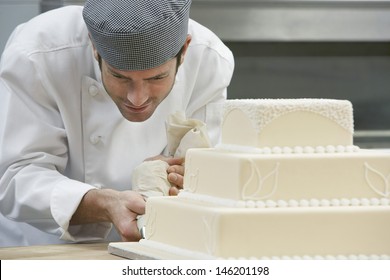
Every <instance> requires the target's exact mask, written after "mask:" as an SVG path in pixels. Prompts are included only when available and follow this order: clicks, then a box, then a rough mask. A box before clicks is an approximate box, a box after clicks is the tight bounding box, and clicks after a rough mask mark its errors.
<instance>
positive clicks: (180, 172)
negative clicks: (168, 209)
mask: <svg viewBox="0 0 390 280" xmlns="http://www.w3.org/2000/svg"><path fill="white" fill-rule="evenodd" d="M146 160H163V161H165V162H167V163H168V164H169V167H168V169H167V178H168V181H169V182H170V183H171V184H172V187H171V188H170V189H169V195H177V194H178V193H179V191H180V190H181V189H183V178H184V158H172V157H164V156H161V155H159V156H155V157H151V158H148V159H146Z"/></svg>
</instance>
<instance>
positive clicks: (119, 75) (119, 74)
mask: <svg viewBox="0 0 390 280" xmlns="http://www.w3.org/2000/svg"><path fill="white" fill-rule="evenodd" d="M107 69H108V71H109V72H110V73H111V74H112V75H115V76H117V77H120V78H124V79H128V80H131V78H130V77H127V76H124V75H122V74H121V73H118V72H116V71H115V70H114V69H111V68H110V67H107ZM168 75H169V71H164V72H161V73H158V74H157V75H154V76H152V77H149V78H145V79H144V80H146V81H148V80H154V79H161V78H165V77H166V76H168Z"/></svg>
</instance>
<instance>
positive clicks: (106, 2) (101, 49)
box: [83, 0, 191, 70]
mask: <svg viewBox="0 0 390 280" xmlns="http://www.w3.org/2000/svg"><path fill="white" fill-rule="evenodd" d="M190 5H191V0H87V1H86V3H85V6H84V9H83V17H84V21H85V23H86V25H87V28H88V31H89V33H90V35H91V39H92V42H93V44H94V46H95V48H96V49H97V51H98V53H99V54H100V55H101V57H102V58H103V59H104V60H105V61H106V62H107V63H108V64H109V65H111V66H112V67H114V68H117V69H120V70H145V69H151V68H154V67H157V66H159V65H161V64H163V63H165V62H167V61H168V60H169V59H171V58H173V57H175V56H176V55H177V54H178V52H179V51H180V49H181V48H182V47H183V45H184V43H185V40H186V37H187V33H188V20H189V11H190Z"/></svg>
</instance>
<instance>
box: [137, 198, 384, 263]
mask: <svg viewBox="0 0 390 280" xmlns="http://www.w3.org/2000/svg"><path fill="white" fill-rule="evenodd" d="M146 213H147V217H146V228H145V230H146V239H145V240H143V241H142V242H141V243H140V245H142V246H144V247H145V248H148V249H147V250H146V251H150V250H152V251H153V250H156V251H160V252H165V253H169V254H170V255H172V256H181V258H184V259H198V258H205V259H214V258H258V259H261V258H265V259H272V258H292V259H294V258H300V259H302V258H351V259H355V258H363V259H364V258H374V259H383V258H385V259H386V258H388V257H389V256H390V207H389V206H333V207H331V206H329V207H284V208H277V207H276V208H253V209H250V208H249V209H248V208H229V207H218V206H213V205H211V204H210V203H204V202H198V201H191V200H189V199H185V198H180V197H179V198H178V197H155V198H150V199H149V200H148V202H147V209H146ZM150 257H151V258H159V257H158V255H157V256H155V257H153V255H152V256H150Z"/></svg>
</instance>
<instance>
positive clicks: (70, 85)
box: [0, 6, 234, 246]
mask: <svg viewBox="0 0 390 280" xmlns="http://www.w3.org/2000/svg"><path fill="white" fill-rule="evenodd" d="M189 34H191V35H192V41H191V44H190V46H189V49H188V51H187V54H186V57H185V60H184V64H183V65H181V66H180V68H179V71H178V73H177V77H176V82H175V85H174V87H173V89H172V91H171V93H170V94H169V96H168V97H167V98H166V99H165V100H164V101H163V102H162V103H161V104H160V106H159V107H158V108H157V110H156V111H155V113H154V114H153V115H152V117H151V118H150V119H148V120H147V121H145V122H141V123H132V122H129V121H127V120H126V119H124V118H123V117H122V115H121V114H120V112H119V110H118V108H117V107H116V105H115V104H114V103H113V101H112V100H111V99H110V97H109V96H108V95H107V93H106V92H105V90H104V88H103V86H102V83H101V73H100V69H99V66H98V64H97V62H96V60H95V59H94V57H93V51H92V46H91V42H90V40H89V38H88V32H87V29H86V26H85V24H84V21H83V19H82V7H80V6H67V7H64V8H60V9H56V10H52V11H50V12H47V13H44V14H41V15H39V16H38V17H36V18H33V19H32V20H30V21H29V22H27V23H25V24H22V25H20V26H18V27H17V28H16V29H15V31H14V32H13V34H12V35H11V37H10V39H9V41H8V43H7V45H6V48H5V51H4V53H3V54H2V58H1V61H0V212H1V214H2V215H0V236H1V237H0V246H16V245H34V244H55V243H64V242H79V241H86V240H88V241H91V240H102V239H105V240H109V241H111V240H119V239H118V238H119V237H118V235H117V234H116V235H115V234H112V235H111V234H110V235H109V233H110V231H114V230H112V225H111V224H109V223H96V224H87V225H80V226H73V225H72V226H70V225H69V221H70V219H71V217H72V215H73V213H74V212H75V210H76V209H77V207H78V205H79V203H80V201H81V199H82V197H83V196H84V194H85V193H86V192H87V191H89V190H91V189H93V188H105V187H106V188H114V189H117V190H128V189H131V185H130V182H131V180H130V178H131V173H132V170H133V168H134V167H135V166H137V165H138V164H140V163H141V162H142V161H143V160H144V159H145V158H148V157H151V156H155V155H158V154H161V153H163V151H164V148H165V147H166V144H167V142H166V132H165V121H166V119H167V116H168V115H169V114H171V113H175V112H176V111H179V110H180V111H184V112H185V113H186V115H187V117H189V118H198V119H200V120H202V121H204V122H206V123H207V126H208V129H209V133H210V137H211V139H212V141H213V143H214V144H215V143H216V142H217V141H218V137H219V125H220V111H219V109H220V106H218V105H220V104H221V102H223V100H225V99H226V88H227V86H228V85H229V83H230V80H231V77H232V73H233V68H234V61H233V56H232V53H231V52H230V50H229V49H228V48H227V47H226V46H225V45H224V44H223V43H222V42H221V41H220V40H219V39H218V38H217V37H216V36H215V34H213V33H212V32H211V31H210V30H208V29H207V28H205V27H203V26H201V25H200V24H198V23H196V22H195V21H192V20H190V23H189Z"/></svg>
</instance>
